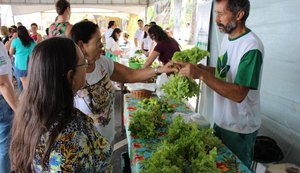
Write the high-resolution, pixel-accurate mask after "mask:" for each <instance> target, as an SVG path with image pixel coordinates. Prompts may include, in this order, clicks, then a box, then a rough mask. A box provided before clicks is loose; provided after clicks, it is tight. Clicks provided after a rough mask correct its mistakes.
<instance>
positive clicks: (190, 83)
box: [161, 74, 200, 102]
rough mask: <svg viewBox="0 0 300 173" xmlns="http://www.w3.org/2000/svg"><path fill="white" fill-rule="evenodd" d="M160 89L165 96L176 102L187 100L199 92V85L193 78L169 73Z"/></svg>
mask: <svg viewBox="0 0 300 173" xmlns="http://www.w3.org/2000/svg"><path fill="white" fill-rule="evenodd" d="M161 89H162V90H163V91H164V93H165V94H166V97H167V98H169V99H173V100H175V101H178V102H181V101H182V100H187V99H188V98H191V97H193V96H195V95H197V94H198V93H199V92H200V89H199V85H198V84H197V83H196V82H195V80H193V79H191V78H189V77H185V76H181V75H179V74H173V75H171V76H170V77H169V81H168V82H167V83H165V84H164V85H162V86H161Z"/></svg>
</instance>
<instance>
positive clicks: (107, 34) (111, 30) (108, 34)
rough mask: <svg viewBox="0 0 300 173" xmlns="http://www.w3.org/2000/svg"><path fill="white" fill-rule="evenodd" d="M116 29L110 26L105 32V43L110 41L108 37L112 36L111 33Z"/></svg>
mask: <svg viewBox="0 0 300 173" xmlns="http://www.w3.org/2000/svg"><path fill="white" fill-rule="evenodd" d="M113 31H114V29H113V28H109V29H107V31H106V32H105V34H104V36H105V43H107V42H108V38H109V37H110V36H111V34H112V33H113Z"/></svg>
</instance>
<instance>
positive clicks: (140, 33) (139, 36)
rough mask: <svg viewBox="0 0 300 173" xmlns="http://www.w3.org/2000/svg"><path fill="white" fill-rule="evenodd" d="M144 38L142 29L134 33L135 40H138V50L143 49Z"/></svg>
mask: <svg viewBox="0 0 300 173" xmlns="http://www.w3.org/2000/svg"><path fill="white" fill-rule="evenodd" d="M143 37H144V30H142V29H140V28H139V29H137V30H136V31H135V33H134V38H136V39H137V40H138V48H141V47H142V41H143Z"/></svg>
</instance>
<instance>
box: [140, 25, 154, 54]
mask: <svg viewBox="0 0 300 173" xmlns="http://www.w3.org/2000/svg"><path fill="white" fill-rule="evenodd" d="M149 27H150V25H148V24H146V25H145V26H144V28H143V30H144V36H143V41H142V50H143V51H144V53H145V55H146V56H148V55H149V51H150V50H151V45H152V39H151V38H150V36H149V33H148V31H149Z"/></svg>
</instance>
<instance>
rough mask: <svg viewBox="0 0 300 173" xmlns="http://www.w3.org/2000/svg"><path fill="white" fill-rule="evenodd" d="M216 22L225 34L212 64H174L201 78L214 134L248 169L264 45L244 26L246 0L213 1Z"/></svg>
mask: <svg viewBox="0 0 300 173" xmlns="http://www.w3.org/2000/svg"><path fill="white" fill-rule="evenodd" d="M215 11H216V23H217V25H218V27H219V30H220V32H223V33H225V36H224V38H223V42H222V44H221V49H220V52H219V54H220V56H219V58H218V61H217V66H216V67H208V66H204V65H198V66H195V65H192V64H189V63H181V62H178V64H179V65H180V66H181V70H180V74H182V75H186V76H189V77H192V78H198V79H200V80H202V81H203V82H204V83H205V84H206V85H208V86H209V87H210V88H211V89H213V90H214V91H215V93H214V106H213V107H214V110H213V117H214V122H215V124H214V130H215V135H216V136H217V137H219V138H220V139H221V140H222V142H223V143H224V144H225V145H226V146H227V147H228V148H229V149H230V150H231V151H232V152H233V153H234V154H235V155H237V156H238V158H239V159H240V160H241V161H243V163H244V164H245V165H247V166H248V168H250V166H251V162H252V159H253V152H254V144H255V139H256V135H257V133H258V129H259V128H260V126H261V119H260V116H259V114H260V92H259V91H260V87H259V83H260V78H261V66H262V63H263V56H264V47H263V44H262V42H261V40H260V39H259V38H258V37H257V35H256V34H255V33H253V32H252V31H251V30H250V29H249V28H247V27H246V25H245V23H246V20H247V17H248V15H249V11H250V2H249V0H226V1H224V0H216V10H215Z"/></svg>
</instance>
